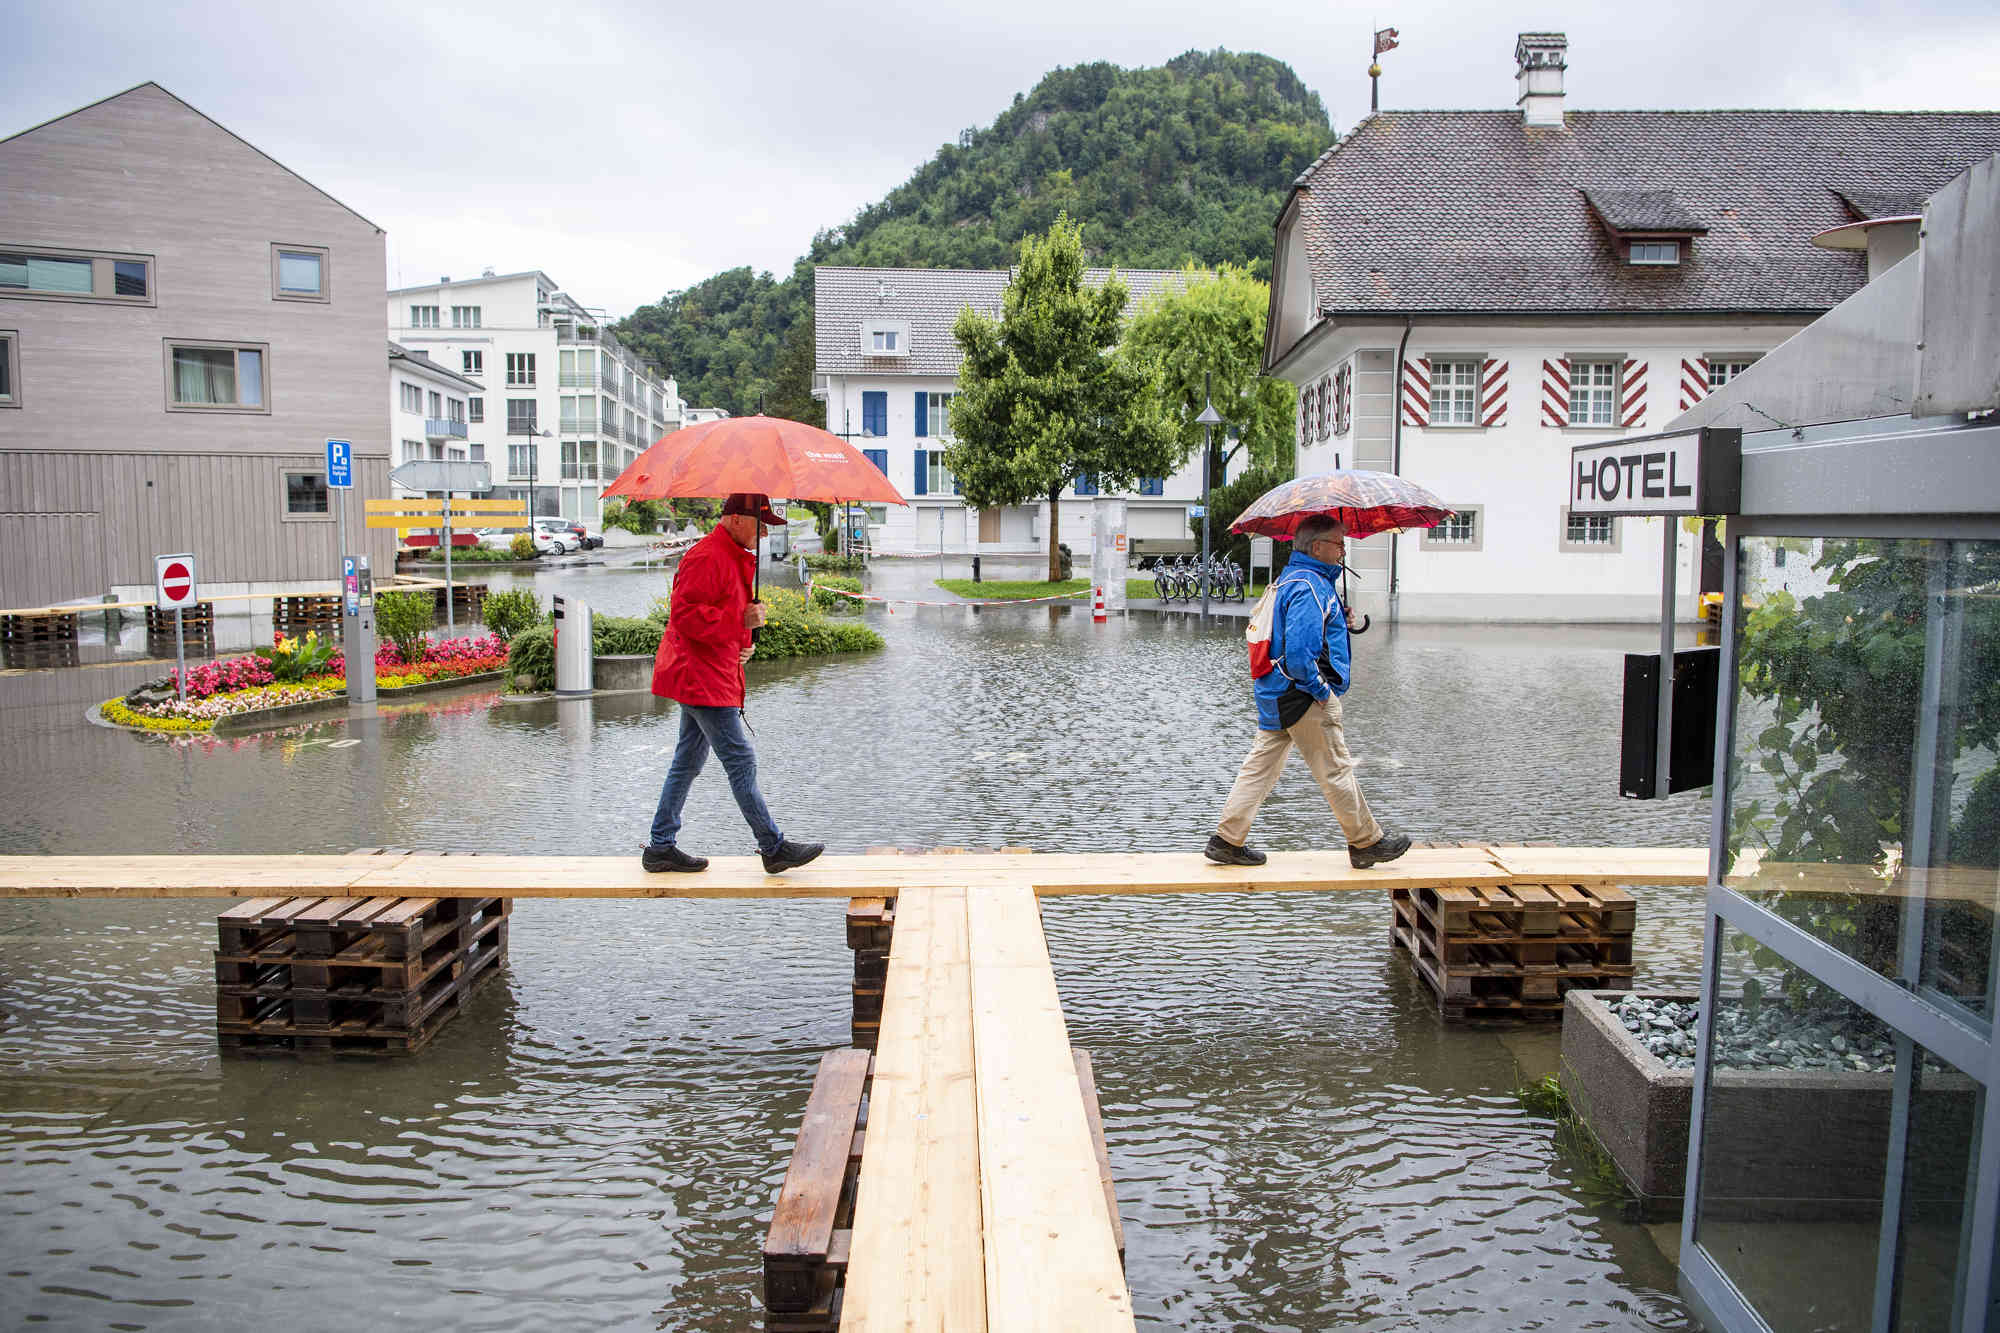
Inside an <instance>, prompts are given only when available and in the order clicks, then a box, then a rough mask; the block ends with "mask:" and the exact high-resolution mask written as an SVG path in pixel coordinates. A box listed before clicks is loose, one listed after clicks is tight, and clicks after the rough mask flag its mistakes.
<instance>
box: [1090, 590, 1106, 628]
mask: <svg viewBox="0 0 2000 1333" xmlns="http://www.w3.org/2000/svg"><path fill="white" fill-rule="evenodd" d="M1090 619H1091V622H1092V623H1093V624H1098V625H1102V624H1103V623H1104V621H1105V615H1104V585H1103V584H1101V583H1100V584H1098V585H1097V586H1096V587H1095V588H1092V589H1091V590H1090Z"/></svg>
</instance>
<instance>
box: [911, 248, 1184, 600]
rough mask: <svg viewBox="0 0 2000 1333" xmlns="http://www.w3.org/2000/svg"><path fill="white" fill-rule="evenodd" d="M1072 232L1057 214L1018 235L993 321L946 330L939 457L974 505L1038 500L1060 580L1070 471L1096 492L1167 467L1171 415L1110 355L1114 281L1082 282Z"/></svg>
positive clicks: (970, 314) (1117, 313)
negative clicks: (950, 385)
mask: <svg viewBox="0 0 2000 1333" xmlns="http://www.w3.org/2000/svg"><path fill="white" fill-rule="evenodd" d="M1083 267H1084V265H1083V236H1082V230H1081V228H1079V227H1078V226H1077V225H1076V224H1075V223H1073V222H1071V221H1070V220H1069V218H1068V217H1067V216H1059V217H1057V219H1056V221H1055V223H1054V225H1053V226H1051V227H1050V228H1049V231H1048V234H1047V235H1046V236H1044V237H1041V238H1039V239H1038V238H1035V237H1029V238H1028V239H1026V240H1024V241H1022V242H1021V264H1020V270H1019V271H1018V272H1017V273H1016V274H1015V275H1014V279H1013V281H1012V282H1010V283H1008V284H1007V290H1006V294H1005V296H1004V297H1003V298H1002V304H1001V317H1000V319H999V321H998V322H995V321H994V320H992V319H990V318H988V317H987V316H985V315H981V314H980V313H978V312H977V311H975V310H972V309H970V308H969V307H968V308H967V309H965V310H963V311H961V312H959V316H958V321H957V323H956V324H954V325H953V326H952V336H953V337H955V338H956V339H957V340H958V345H959V348H960V350H961V351H963V352H964V353H965V360H964V363H963V365H962V366H961V367H960V368H959V388H958V397H957V398H956V399H955V400H954V401H953V403H952V410H951V424H952V430H953V432H954V434H956V435H957V437H958V441H957V443H956V444H954V445H952V446H951V447H949V448H948V449H946V450H945V463H946V465H947V466H948V467H950V468H951V471H952V475H953V476H955V477H956V478H957V479H958V482H959V486H960V489H961V490H962V491H963V493H964V495H965V499H966V502H967V503H968V504H971V505H974V506H976V507H978V508H981V509H987V508H992V507H995V506H999V505H1010V504H1021V503H1024V502H1026V501H1029V500H1035V499H1044V498H1046V499H1047V500H1048V502H1049V578H1050V580H1051V581H1054V580H1056V579H1058V578H1060V577H1061V572H1060V570H1061V552H1060V551H1059V550H1058V549H1057V548H1058V547H1059V546H1060V544H1061V504H1062V488H1063V487H1064V486H1065V485H1067V484H1068V483H1069V482H1071V481H1072V480H1074V479H1075V478H1077V477H1079V476H1090V477H1092V478H1094V479H1095V480H1096V482H1097V484H1098V486H1099V487H1100V488H1101V489H1103V490H1130V489H1132V488H1133V487H1134V486H1136V485H1137V484H1138V481H1139V478H1140V477H1142V476H1146V477H1159V476H1165V475H1166V474H1167V473H1168V472H1170V471H1172V470H1173V468H1174V453H1175V450H1176V448H1177V439H1178V436H1177V432H1176V430H1175V424H1174V422H1173V421H1172V420H1170V419H1169V418H1168V416H1167V413H1166V410H1165V407H1164V404H1163V402H1162V400H1161V398H1160V394H1159V388H1158V385H1157V384H1155V383H1154V382H1153V381H1152V380H1151V379H1150V378H1148V376H1147V375H1146V373H1145V370H1144V368H1143V367H1142V366H1140V365H1138V364H1137V363H1136V362H1134V361H1132V360H1131V359H1129V358H1126V357H1121V356H1119V355H1117V350H1116V349H1117V346H1118V341H1119V331H1120V325H1121V323H1122V322H1123V311H1124V308H1125V284H1124V283H1122V282H1119V281H1118V280H1117V279H1116V278H1115V277H1114V278H1112V279H1111V280H1110V281H1109V282H1106V283H1105V284H1104V285H1103V286H1102V287H1098V288H1095V289H1093V288H1091V287H1089V286H1087V285H1086V284H1085V283H1084V280H1083Z"/></svg>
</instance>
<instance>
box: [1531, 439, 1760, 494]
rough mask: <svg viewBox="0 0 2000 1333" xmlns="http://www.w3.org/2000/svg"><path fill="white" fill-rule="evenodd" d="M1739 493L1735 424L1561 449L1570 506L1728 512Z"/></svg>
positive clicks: (1739, 454)
mask: <svg viewBox="0 0 2000 1333" xmlns="http://www.w3.org/2000/svg"><path fill="white" fill-rule="evenodd" d="M1742 495H1743V432H1742V431H1740V430H1728V429H1723V428H1721V427H1717V426H1702V427H1699V428H1698V429H1695V430H1684V431H1674V432H1672V433H1670V434H1666V435H1641V436H1637V437H1634V438H1630V439H1623V440H1606V441H1605V442H1604V443H1602V444H1579V445H1577V446H1576V447H1575V448H1573V449H1571V450H1570V453H1569V511H1570V513H1572V514H1600V515H1613V514H1639V515H1646V514H1667V515H1674V514H1704V515H1708V514H1733V513H1735V512H1736V509H1737V505H1738V503H1739V502H1740V501H1741V499H1742Z"/></svg>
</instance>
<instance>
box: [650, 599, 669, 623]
mask: <svg viewBox="0 0 2000 1333" xmlns="http://www.w3.org/2000/svg"><path fill="white" fill-rule="evenodd" d="M668 606H669V602H668V599H667V598H665V597H655V598H654V599H653V604H652V605H651V606H649V607H647V608H646V619H648V620H650V621H652V622H653V623H654V624H655V625H664V624H666V623H667V610H668Z"/></svg>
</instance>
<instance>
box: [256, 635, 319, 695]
mask: <svg viewBox="0 0 2000 1333" xmlns="http://www.w3.org/2000/svg"><path fill="white" fill-rule="evenodd" d="M334 652H335V649H334V646H333V639H332V638H331V637H330V636H329V637H328V638H327V639H326V640H324V641H322V640H321V639H320V637H319V631H318V630H307V631H306V636H305V638H303V639H295V638H293V637H292V636H291V635H289V634H280V635H279V636H278V639H277V642H276V643H275V644H273V645H272V646H271V649H270V651H269V652H268V653H265V654H260V655H262V656H267V657H268V658H269V659H270V663H271V677H272V679H273V680H277V681H281V682H283V683H284V684H287V685H292V684H296V683H298V682H299V681H302V680H307V679H310V678H311V677H313V676H319V675H324V674H325V673H326V670H327V663H328V662H330V661H332V660H333V654H334Z"/></svg>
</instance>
